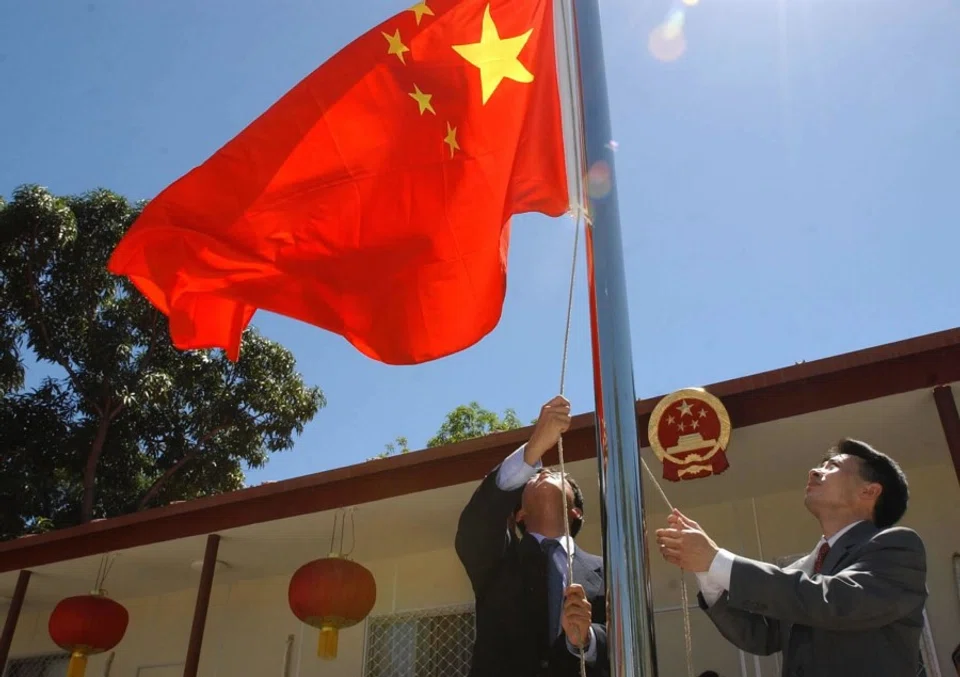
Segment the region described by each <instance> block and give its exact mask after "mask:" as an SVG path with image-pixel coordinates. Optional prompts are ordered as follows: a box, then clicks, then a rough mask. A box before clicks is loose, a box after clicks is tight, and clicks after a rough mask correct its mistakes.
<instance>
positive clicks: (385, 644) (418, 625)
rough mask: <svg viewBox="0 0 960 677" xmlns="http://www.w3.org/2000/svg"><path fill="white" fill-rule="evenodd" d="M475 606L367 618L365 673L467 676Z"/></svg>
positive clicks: (383, 676) (407, 676)
mask: <svg viewBox="0 0 960 677" xmlns="http://www.w3.org/2000/svg"><path fill="white" fill-rule="evenodd" d="M475 638H476V626H475V617H474V609H473V605H468V606H456V607H443V608H439V609H427V610H423V611H410V612H404V613H399V614H391V615H389V616H377V617H373V618H370V619H369V620H368V621H367V637H366V647H365V651H364V668H363V675H364V677H467V673H469V671H470V659H471V657H472V655H473V642H474V639H475Z"/></svg>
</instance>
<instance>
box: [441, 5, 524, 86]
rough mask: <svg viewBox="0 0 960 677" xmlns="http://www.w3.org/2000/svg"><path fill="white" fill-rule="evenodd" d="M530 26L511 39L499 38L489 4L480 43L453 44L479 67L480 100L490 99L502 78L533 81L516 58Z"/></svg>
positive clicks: (464, 56) (485, 11)
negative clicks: (481, 96)
mask: <svg viewBox="0 0 960 677" xmlns="http://www.w3.org/2000/svg"><path fill="white" fill-rule="evenodd" d="M531 33H533V29H532V28H531V29H530V30H528V31H527V32H526V33H524V34H523V35H518V36H516V37H513V38H501V37H500V31H499V30H497V24H495V23H494V22H493V17H492V16H490V5H489V4H488V5H487V8H486V9H485V10H484V12H483V25H482V28H481V32H480V42H475V43H473V44H469V45H454V46H453V49H454V51H456V53H457V54H459V55H460V56H462V57H463V58H464V59H466V60H467V61H468V62H470V63H471V64H473V65H474V66H476V67H477V68H479V69H480V89H481V91H482V93H483V103H486V102H487V101H489V100H490V97H491V96H493V93H494V92H495V91H496V90H497V87H499V86H500V83H501V82H503V79H504V78H507V79H510V80H513V81H515V82H523V83H528V82H533V73H531V72H530V71H528V70H527V68H526V66H524V65H523V64H522V63H520V60H519V59H518V58H517V57H518V56H519V55H520V51H521V50H522V49H523V47H524V45H526V44H527V40H529V39H530V34H531Z"/></svg>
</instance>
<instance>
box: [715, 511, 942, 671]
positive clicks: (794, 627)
mask: <svg viewBox="0 0 960 677" xmlns="http://www.w3.org/2000/svg"><path fill="white" fill-rule="evenodd" d="M814 555H815V553H811V554H810V555H808V556H807V557H805V558H803V559H801V560H799V561H798V562H795V563H794V564H792V565H790V566H788V567H785V568H783V569H781V568H779V567H776V566H773V565H771V564H766V563H764V562H757V561H754V560H749V559H745V558H742V557H737V558H736V560H735V562H734V565H733V571H732V574H731V577H730V590H729V591H728V592H725V593H724V594H723V595H722V596H721V597H720V599H719V600H717V602H716V603H715V604H714V605H713V606H708V605H707V604H706V601H705V600H704V599H703V595H699V599H700V606H701V608H703V609H704V610H705V611H706V612H707V615H709V617H710V619H711V620H712V621H713V623H714V625H716V626H717V629H718V630H720V632H721V634H723V636H724V637H726V638H727V639H728V640H730V642H732V643H733V644H734V645H735V646H737V647H738V648H740V649H743V650H744V651H746V652H748V653H752V654H758V655H761V656H767V655H770V654H773V653H776V652H777V651H782V652H783V673H782V674H783V675H784V677H858V676H859V675H864V676H867V675H869V677H915V675H916V671H917V666H918V661H919V656H920V633H921V631H922V629H923V606H924V603H925V602H926V598H927V591H926V578H927V564H926V553H925V550H924V546H923V541H922V540H920V536H918V535H917V533H916V532H915V531H912V530H911V529H906V528H902V527H894V528H890V529H884V530H883V531H879V530H878V529H877V528H876V527H875V526H874V525H873V524H871V523H869V522H861V523H860V524H858V525H857V526H855V527H853V528H852V529H850V531H848V532H847V533H845V534H844V535H843V536H841V537H840V539H839V540H838V541H837V543H836V544H835V545H834V546H833V548H831V549H830V553H829V554H828V555H827V558H826V560H825V561H824V563H823V570H822V572H821V573H820V574H809V573H807V572H809V571H812V569H813V564H812V559H813V557H814Z"/></svg>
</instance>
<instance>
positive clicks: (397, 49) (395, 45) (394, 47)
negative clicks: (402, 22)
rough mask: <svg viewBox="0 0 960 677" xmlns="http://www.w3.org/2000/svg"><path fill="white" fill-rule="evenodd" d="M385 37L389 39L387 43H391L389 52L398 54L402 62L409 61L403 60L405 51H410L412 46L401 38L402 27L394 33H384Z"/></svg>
mask: <svg viewBox="0 0 960 677" xmlns="http://www.w3.org/2000/svg"><path fill="white" fill-rule="evenodd" d="M381 32H382V31H381ZM383 37H385V38H386V39H387V44H389V45H390V48H389V49H388V50H387V54H396V55H397V58H398V59H400V63H402V64H406V63H407V62H406V61H404V60H403V53H404V52H409V51H410V48H409V47H407V46H406V45H405V44H403V41H402V40H401V39H400V29H399V28H398V29H397V30H396V31H395V32H394V33H393V35H390V34H388V33H383Z"/></svg>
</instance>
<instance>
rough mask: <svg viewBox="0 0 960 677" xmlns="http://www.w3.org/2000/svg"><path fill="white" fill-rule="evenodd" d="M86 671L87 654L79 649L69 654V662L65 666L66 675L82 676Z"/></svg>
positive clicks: (70, 676) (68, 676) (69, 676)
mask: <svg viewBox="0 0 960 677" xmlns="http://www.w3.org/2000/svg"><path fill="white" fill-rule="evenodd" d="M86 671H87V656H86V654H82V653H80V652H79V651H74V652H73V653H72V654H71V655H70V664H69V665H68V666H67V677H83V675H84V673H85V672H86Z"/></svg>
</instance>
